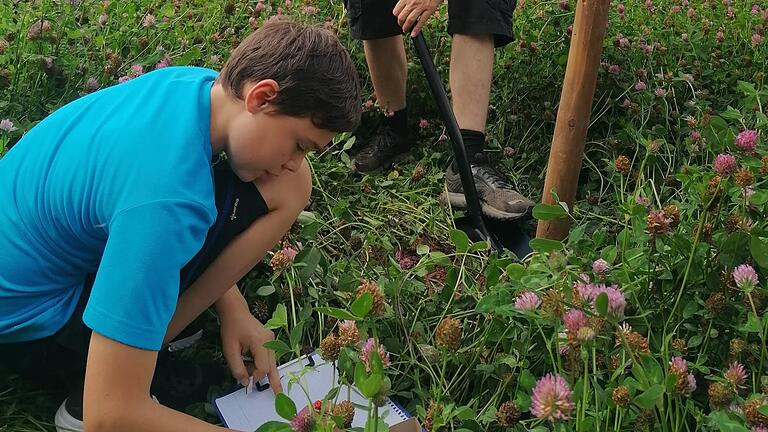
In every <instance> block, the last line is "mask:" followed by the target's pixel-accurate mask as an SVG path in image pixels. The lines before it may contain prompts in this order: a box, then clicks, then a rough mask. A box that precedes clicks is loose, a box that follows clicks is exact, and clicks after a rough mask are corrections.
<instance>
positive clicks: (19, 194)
mask: <svg viewBox="0 0 768 432" xmlns="http://www.w3.org/2000/svg"><path fill="white" fill-rule="evenodd" d="M215 78H216V72H215V71H212V70H209V69H203V68H193V67H172V68H166V69H161V70H157V71H154V72H151V73H148V74H145V75H143V76H140V77H138V78H135V79H133V80H131V81H128V82H126V83H123V84H120V85H116V86H113V87H109V88H106V89H103V90H101V91H98V92H95V93H92V94H90V95H87V96H84V97H82V98H80V99H77V100H75V101H73V102H71V103H69V104H67V105H65V106H63V107H62V108H60V109H58V110H57V111H55V112H54V113H52V114H51V115H50V116H48V117H46V118H45V119H44V120H43V121H41V122H40V123H39V124H37V125H36V126H35V127H34V128H32V129H31V130H30V131H29V132H28V133H27V134H26V135H24V137H23V138H22V139H21V140H20V141H19V142H18V143H17V144H16V145H15V146H14V147H13V148H12V149H11V150H10V151H9V152H8V153H7V154H6V156H4V157H3V158H2V159H0V250H2V252H0V343H4V342H5V343H7V342H20V341H27V340H33V339H39V338H43V337H46V336H49V335H52V334H54V333H55V332H56V331H58V330H59V329H60V328H61V327H62V326H63V325H64V324H65V323H66V321H67V320H68V319H69V317H70V316H71V315H72V313H73V311H74V308H75V306H76V304H77V301H78V299H79V297H80V294H81V292H82V289H83V283H84V279H85V276H86V274H88V273H93V272H96V271H97V269H98V272H97V274H96V280H95V282H94V285H93V290H92V292H91V296H90V299H89V301H88V304H87V306H86V309H85V312H84V315H83V321H84V322H85V324H86V325H88V326H89V327H90V328H91V329H93V330H94V331H96V332H98V333H100V334H102V335H104V336H106V337H108V338H111V339H114V340H116V341H119V342H122V343H124V344H127V345H131V346H134V347H138V348H144V349H152V350H157V349H159V348H160V346H161V344H162V340H163V337H164V336H165V332H166V329H167V326H168V323H169V322H170V319H171V316H172V315H173V312H174V310H175V308H176V303H177V300H178V294H179V270H180V269H181V268H182V267H183V266H184V264H185V263H186V262H187V261H189V260H190V258H192V257H193V256H194V254H195V253H196V252H197V251H198V250H199V249H200V247H201V246H202V244H203V242H204V240H205V236H206V233H207V230H208V228H209V227H210V226H211V224H213V222H214V221H215V219H216V206H215V201H214V192H213V191H214V189H213V177H212V171H211V143H210V89H211V86H212V84H213V81H214V79H215Z"/></svg>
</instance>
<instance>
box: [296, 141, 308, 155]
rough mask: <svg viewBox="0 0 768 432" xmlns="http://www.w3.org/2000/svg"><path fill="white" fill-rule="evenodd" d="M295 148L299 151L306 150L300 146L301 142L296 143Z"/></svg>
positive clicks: (304, 151)
mask: <svg viewBox="0 0 768 432" xmlns="http://www.w3.org/2000/svg"><path fill="white" fill-rule="evenodd" d="M296 150H297V151H299V152H301V153H306V150H304V147H302V146H301V144H299V143H296Z"/></svg>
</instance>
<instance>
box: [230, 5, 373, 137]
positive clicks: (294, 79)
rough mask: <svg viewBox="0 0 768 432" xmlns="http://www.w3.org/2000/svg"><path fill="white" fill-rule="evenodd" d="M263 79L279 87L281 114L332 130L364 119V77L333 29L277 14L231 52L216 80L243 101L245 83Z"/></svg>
mask: <svg viewBox="0 0 768 432" xmlns="http://www.w3.org/2000/svg"><path fill="white" fill-rule="evenodd" d="M263 79H273V80H275V81H277V83H278V85H279V86H280V90H279V91H278V93H277V95H276V96H275V98H274V99H273V100H272V103H273V104H274V105H275V108H276V109H277V111H278V112H280V113H281V114H285V115H289V116H293V117H305V116H309V117H310V118H311V120H312V123H313V124H314V125H315V126H316V127H318V128H320V129H325V130H329V131H333V132H345V131H352V130H354V129H355V128H357V126H358V124H359V123H360V116H361V115H362V104H361V99H360V79H359V77H358V75H357V71H356V70H355V65H354V63H353V62H352V59H351V58H350V57H349V54H348V53H347V51H346V50H345V49H344V47H343V46H342V45H341V42H339V39H338V38H337V37H336V35H335V34H333V33H332V32H331V31H330V30H327V29H324V28H322V27H320V26H316V25H304V24H298V23H295V22H292V21H289V20H287V19H283V18H272V19H270V20H268V21H267V22H266V23H264V25H263V26H262V27H261V28H259V29H258V30H256V31H255V32H253V33H252V34H251V35H249V36H248V37H247V38H246V39H245V40H244V41H243V42H242V43H241V44H240V45H239V46H238V47H237V48H236V49H235V50H234V51H233V52H232V55H231V56H230V58H229V60H227V62H226V63H225V64H224V67H223V68H222V70H221V73H220V74H219V76H218V78H217V82H220V83H221V84H222V86H223V87H224V89H225V90H226V91H227V92H228V93H230V94H231V95H233V96H235V97H237V98H238V99H243V95H242V91H243V86H244V85H245V83H247V82H250V81H259V80H263Z"/></svg>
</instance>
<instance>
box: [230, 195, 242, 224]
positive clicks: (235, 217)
mask: <svg viewBox="0 0 768 432" xmlns="http://www.w3.org/2000/svg"><path fill="white" fill-rule="evenodd" d="M239 202H240V198H235V205H234V207H232V215H231V216H230V217H229V220H235V219H237V204H238V203H239Z"/></svg>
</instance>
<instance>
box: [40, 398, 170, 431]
mask: <svg viewBox="0 0 768 432" xmlns="http://www.w3.org/2000/svg"><path fill="white" fill-rule="evenodd" d="M67 399H69V398H67ZM67 399H64V402H62V403H61V406H60V407H59V409H58V410H57V411H56V417H55V418H54V424H56V432H84V430H85V428H84V426H83V421H82V420H79V419H76V418H75V417H74V416H72V414H70V413H69V411H67ZM152 400H153V401H155V403H156V404H158V405H159V404H160V402H159V401H158V400H157V398H156V397H155V396H154V395H153V396H152Z"/></svg>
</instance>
